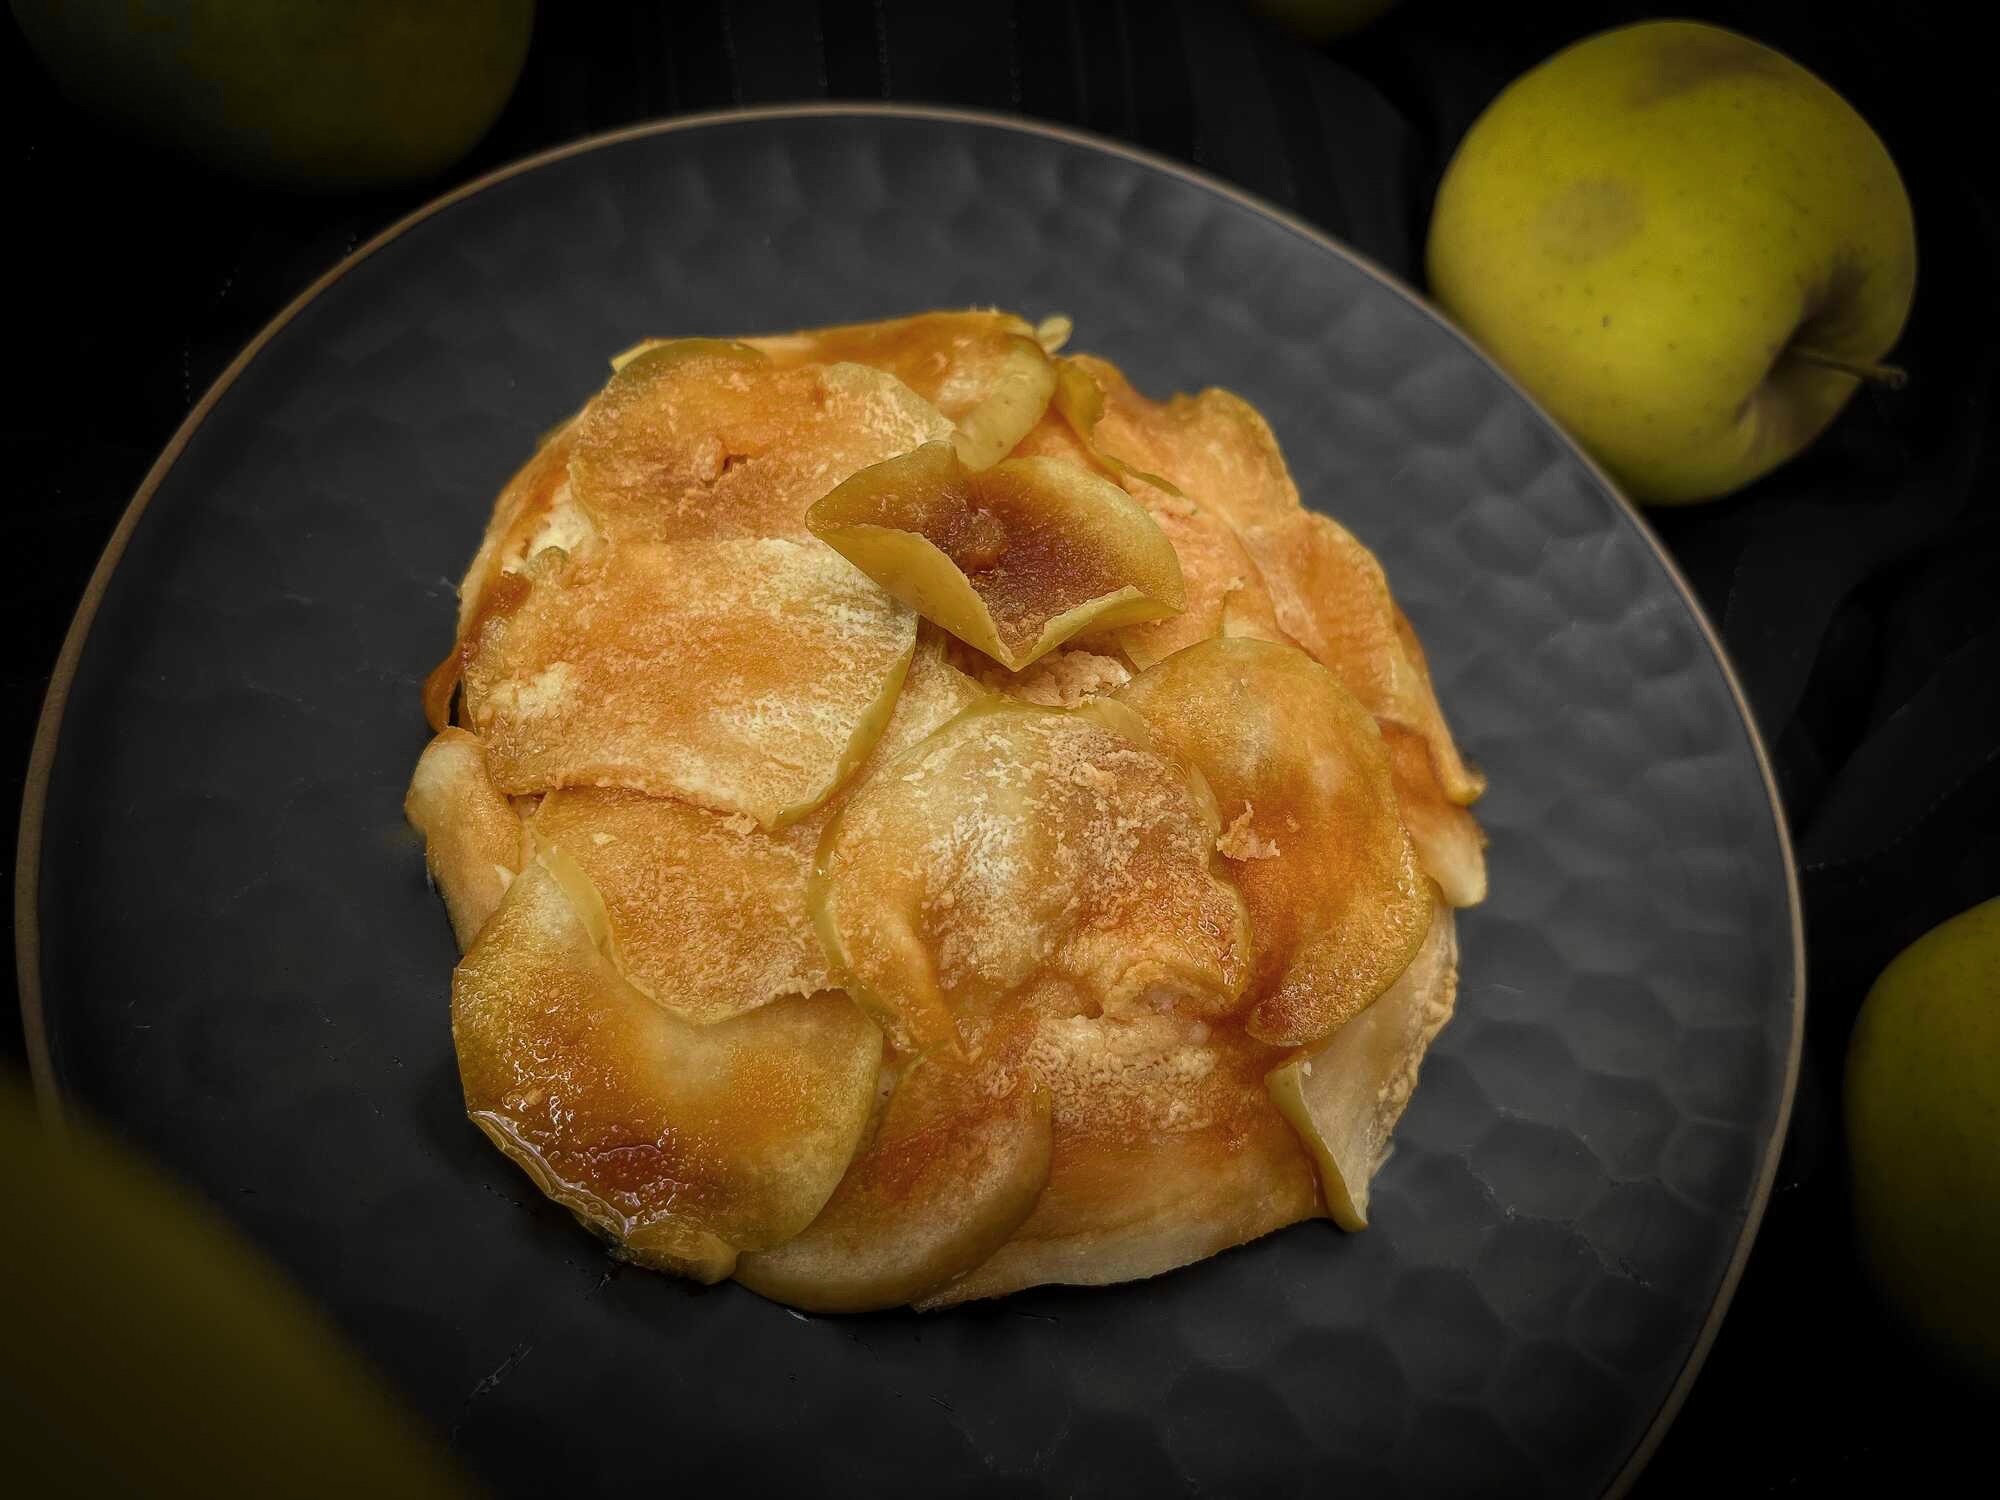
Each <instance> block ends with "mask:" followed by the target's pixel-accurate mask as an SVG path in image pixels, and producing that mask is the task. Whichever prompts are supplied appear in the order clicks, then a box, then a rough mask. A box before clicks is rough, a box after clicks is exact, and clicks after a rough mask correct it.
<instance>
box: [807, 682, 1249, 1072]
mask: <svg viewBox="0 0 2000 1500" xmlns="http://www.w3.org/2000/svg"><path fill="white" fill-rule="evenodd" d="M1220 832H1221V824H1220V821H1219V820H1218V819H1217V816H1216V812H1215V805H1214V802H1213V800H1212V799H1211V798H1210V797H1209V794H1208V789H1207V788H1206V786H1204V785H1203V784H1202V783H1201V781H1200V778H1199V776H1198V775H1196V774H1192V773H1190V772H1189V771H1187V770H1186V769H1185V768H1184V767H1182V766H1180V765H1178V764H1176V763H1175V762H1173V761H1171V760H1168V759H1166V758H1164V757H1162V756H1161V755H1159V754H1156V753H1155V752H1154V751H1153V750H1152V749H1151V748H1149V736H1148V734H1147V731H1146V727H1145V725H1144V724H1143V723H1142V722H1141V721H1140V720H1139V718H1138V716H1137V715H1136V714H1134V713H1132V712H1131V711H1130V710H1129V709H1125V708H1123V707H1122V706H1120V705H1118V704H1115V703H1110V702H1097V703H1092V704H1089V705H1086V706H1085V707H1083V708H1080V709H1077V710H1075V711H1074V712H1070V713H1060V712H1052V711H1048V710H1043V709H1037V708H1033V707H1029V706H1027V705H1024V704H1019V703H1014V702H1011V701H1006V700H1002V701H1000V702H996V703H993V704H990V705H982V706H980V707H977V708H973V709H970V710H968V711H967V712H965V713H963V714H960V715H959V716H958V717H957V718H955V719H953V720H952V721H951V722H950V723H949V724H947V725H945V726H944V728H942V729H940V730H939V731H938V732H937V733H936V734H934V735H932V736H931V737H930V738H929V739H927V740H924V741H923V742H922V743H921V744H919V745H918V746H917V747H916V748H915V749H913V750H911V751H909V752H907V753H906V754H904V755H903V756H901V757H900V758H898V759H897V760H896V761H895V762H894V763H893V764H891V765H889V766H887V767H885V768H884V769H883V770H882V771H881V772H880V773H879V774H877V775H876V776H874V777H872V778H871V779H870V780H869V782H868V784H867V785H865V786H863V787H861V788H860V789H859V790H858V791H856V792H855V793H854V795H853V796H852V798H850V799H849V800H848V802H847V805H846V806H845V807H844V808H842V810H841V811H840V813H839V815H838V816H837V817H835V818H834V819H833V821H832V822H831V823H829V824H828V826H827V830H826V834H825V836H824V837H823V839H822V841H821V844H820V853H819V862H818V867H817V869H816V870H815V873H814V878H813V886H812V890H811V892H810V894H809V898H808V899H809V901H810V902H811V905H812V907H813V914H814V918H815V920H816V921H817V923H818V926H819V932H820V937H821V940H822V942H823V943H824V944H825V945H826V950H827V955H828V958H829V959H830V961H831V962H832V965H833V970H834V973H835V975H836V976H837V977H838V978H839V979H840V981H841V982H842V983H843V985H844V986H845V987H846V988H847V990H848V992H849V993H850V994H852V995H853V996H854V997H855V999H856V1000H857V1001H859V1002H861V1003H862V1004H863V1005H864V1006H866V1007H867V1008H868V1009H869V1011H870V1013H871V1014H873V1015H875V1016H877V1017H878V1018H879V1019H880V1020H881V1021H882V1023H883V1026H884V1029H886V1030H887V1031H888V1032H889V1034H890V1035H891V1037H892V1038H894V1039H895V1041H896V1043H897V1045H898V1046H899V1047H902V1048H903V1049H905V1050H909V1051H924V1050H928V1049H931V1048H943V1049H944V1050H945V1051H946V1052H948V1053H953V1054H955V1053H957V1052H959V1051H960V1050H962V1046H963V1037H962V1035H961V1032H960V1030H959V1023H960V1021H961V1020H966V1021H976V1020H977V1019H978V1018H979V1017H981V1016H987V1015H992V1014H995V1013H998V1012H1000V1011H1003V1010H1013V1009H1018V1008H1019V1007H1021V1006H1024V1005H1025V1006H1029V1007H1034V1006H1039V1005H1044V1004H1048V1005H1053V1006H1056V1007H1057V1008H1059V1009H1062V1008H1067V1009H1071V1010H1073V1009H1075V1008H1077V1007H1079V1006H1081V1007H1084V1008H1089V1009H1093V1010H1094V1009H1098V1008H1102V1009H1103V1010H1105V1011H1106V1012H1117V1011H1123V1010H1126V1009H1131V1008H1145V1007H1149V1006H1150V1007H1156V1008H1160V1009H1176V1010H1178V1011H1180V1012H1181V1013H1182V1014H1185V1015H1191V1016H1199V1017H1203V1018H1217V1017H1220V1016H1225V1015H1228V1014H1231V1013H1233V1012H1234V1010H1235V1009H1236V1008H1237V1004H1238V997H1239V996H1240V994H1241V993H1242V987H1243V982H1244V978H1245V975H1246V973H1247V970H1248V956H1249V932H1248V928H1247V924H1246V921H1245V918H1244V911H1243V903H1242V899H1241V898H1240V897H1239V896H1238V895H1237V893H1236V891H1235V889H1234V888H1233V887H1232V886H1231V885H1229V883H1228V882H1227V881H1226V880H1224V879H1222V878H1221V877H1220V873H1219V872H1220V867H1221V861H1220V859H1219V858H1218V857H1217V856H1216V854H1215V848H1214V845H1215V839H1216V837H1217V836H1218V835H1219V833H1220Z"/></svg>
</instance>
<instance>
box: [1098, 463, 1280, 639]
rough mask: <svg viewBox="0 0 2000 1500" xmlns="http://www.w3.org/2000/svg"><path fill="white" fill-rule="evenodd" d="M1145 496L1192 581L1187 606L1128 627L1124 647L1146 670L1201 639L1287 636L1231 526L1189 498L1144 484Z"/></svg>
mask: <svg viewBox="0 0 2000 1500" xmlns="http://www.w3.org/2000/svg"><path fill="white" fill-rule="evenodd" d="M1137 487H1138V488H1139V490H1140V498H1141V500H1142V501H1143V502H1144V504H1145V506H1146V510H1147V513H1148V514H1149V515H1151V516H1152V518H1153V520H1154V522H1155V523H1157V524H1158V526H1159V528H1160V530H1161V531H1162V532H1164V533H1165V534H1166V537H1167V540H1168V541H1169V542H1171V543H1172V544H1173V549H1174V555H1175V556H1176V557H1178V558H1179V559H1180V565H1181V577H1182V578H1183V579H1185V580H1186V581H1187V609H1186V610H1185V611H1184V612H1182V613H1181V614H1178V615H1175V616H1173V617H1172V618H1171V619H1165V620H1150V621H1147V622H1145V623H1144V624H1139V625H1127V626H1125V627H1124V628H1122V629H1121V630H1119V631H1118V633H1117V640H1118V644H1119V646H1120V647H1121V648H1123V650H1124V652H1125V655H1126V656H1127V657H1128V658H1130V660H1131V662H1132V665H1133V666H1135V667H1137V668H1138V669H1139V670H1141V671H1144V670H1145V669H1146V668H1147V667H1150V666H1152V665H1153V664H1154V663H1156V662H1160V661H1164V660H1165V659H1166V658H1167V657H1169V656H1172V655H1173V654H1174V653H1175V652H1176V651H1180V650H1184V649H1185V648H1187V647H1189V646H1192V645H1194V644H1195V643H1196V642H1198V641H1206V640H1212V639H1214V638H1215V637H1216V636H1219V635H1224V634H1229V635H1236V636H1250V637H1255V638H1258V639H1261V640H1267V641H1281V640H1284V639H1285V635H1284V632H1283V631H1282V630H1281V629H1280V628H1279V625H1278V619H1277V615H1276V614H1275V613H1274V612H1273V610H1272V606H1271V596H1270V594H1269V593H1268V592H1267V590H1266V589H1265V587H1264V578H1263V575H1262V574H1261V573H1260V572H1259V571H1258V569H1257V565H1256V563H1254V562H1252V561H1251V560H1250V554H1249V553H1247V552H1245V551H1244V550H1243V543H1242V542H1241V541H1240V540H1239V539H1238V538H1237V535H1236V533H1235V531H1234V530H1233V529H1232V528H1231V527H1230V525H1229V523H1228V522H1226V521H1224V520H1223V519H1222V518H1221V517H1220V516H1218V515H1217V514H1216V513H1215V512H1214V511H1211V510H1208V509H1206V508H1205V507H1203V506H1201V505H1199V504H1197V503H1196V502H1194V501H1193V500H1190V499H1188V498H1187V497H1186V496H1183V495H1170V494H1167V493H1165V492H1164V491H1161V490H1156V489H1153V488H1151V487H1150V486H1147V485H1145V483H1144V481H1138V482H1137Z"/></svg>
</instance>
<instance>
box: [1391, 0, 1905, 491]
mask: <svg viewBox="0 0 2000 1500" xmlns="http://www.w3.org/2000/svg"><path fill="white" fill-rule="evenodd" d="M1916 254H1917V252H1916V231H1915V227H1914V224H1913V221H1912V219H1911V215H1910V202H1909V198H1908V196H1907V194H1905V192H1904V190H1903V183H1902V179H1901V178H1900V177H1899V176H1898V175H1897V173H1896V167H1895V163H1893V162H1892V161H1891V160H1890V159H1889V153H1888V151H1887V150H1886V149H1885V148H1884V147H1883V145H1882V142H1881V141H1880V140H1878V139H1877V138H1876V136H1875V133H1874V132H1873V131H1872V130H1870V129H1869V127H1868V124H1867V122H1866V121H1864V120H1863V119H1862V118H1861V117H1860V116H1859V115H1858V114H1856V113H1855V112H1854V110H1853V109H1852V108H1850V107H1849V106H1848V104H1847V102H1846V101H1845V100H1844V99H1842V98H1841V97H1840V96H1839V95H1838V94H1836V93H1835V92H1834V91H1833V90H1832V89H1830V88H1828V87H1827V86H1826V85H1825V84H1824V83H1822V82H1820V80H1819V79H1817V78H1815V77H1814V76H1813V75H1812V74H1810V73H1808V72H1807V71H1806V70H1805V69H1804V68H1801V67H1800V66H1799V65H1798V64H1796V63H1794V62H1792V61H1791V60H1790V59H1789V58H1786V57H1784V56H1782V55H1780V54H1779V53H1776V52H1773V51H1772V50H1771V49H1770V48H1768V47H1764V46H1761V45H1760V44H1758V43H1756V42H1753V41H1750V40H1749V39H1747V38H1745V37H1741V36H1737V35H1736V34H1735V33H1733V32H1728V31H1723V30H1720V29H1718V28H1716V27H1713V26H1703V25H1697V24H1694V23H1691V22H1682V21H1655V22H1645V23H1642V24H1640V25H1637V26H1628V27H1625V28H1623V29H1621V30H1617V31H1609V32H1605V33H1603V34H1602V35H1600V36H1594V37H1591V38H1589V39H1588V40H1586V41H1582V42H1579V43H1577V44H1576V45H1575V46H1573V47H1570V48H1568V49H1567V50H1566V51H1563V52H1560V53H1558V54H1557V55H1556V56H1555V57H1553V58H1551V59H1549V60H1548V61H1547V62H1545V63H1543V64H1542V65H1541V66H1540V67H1538V68H1535V69H1534V70H1533V71H1532V72H1529V73H1528V74H1526V75H1525V76H1523V77H1521V78H1519V79H1517V80H1516V81H1515V82H1514V83H1513V84H1511V85H1510V86H1509V87H1508V88H1507V89H1506V90H1505V91H1504V92H1503V93H1502V94H1501V95H1500V97H1499V98H1497V99H1496V100H1494V102H1493V103H1492V105H1491V106H1489V107H1488V109H1487V110H1486V113H1485V114H1483V115H1481V116H1480V118H1479V119H1478V121H1477V122H1476V123H1475V124H1474V125H1473V127H1472V129H1471V131H1470V132H1468V133H1467V135H1466V137H1465V140H1464V142H1463V143H1462V144H1461V145H1460V147H1459V149H1458V154H1457V155H1456V156H1455V157H1454V158H1453V160H1452V163H1451V166H1450V167H1449V169H1448V170H1447V171H1446V173H1445V177H1444V181H1443V184H1442V185H1441V186H1440V187H1439V189H1438V197H1437V207H1436V210H1435V213H1434V214H1433V216H1432V219H1431V231H1430V248H1429V271H1430V282H1431V290H1432V292H1433V294H1434V295H1435V296H1436V298H1437V300H1438V302H1439V303H1440V304H1441V305H1442V306H1443V307H1444V309H1445V311H1446V312H1448V313H1449V314H1450V315H1451V316H1452V317H1453V318H1454V319H1456V320H1457V322H1458V323H1459V325H1460V326H1461V327H1462V328H1464V329H1465V331H1466V332H1467V333H1469V334H1470V335H1471V336H1472V337H1473V338H1474V339H1475V340H1476V341H1477V342H1478V343H1480V344H1481V345H1482V346H1484V348H1485V349H1486V351H1487V352H1488V353H1489V354H1491V355H1492V356H1493V357H1494V358H1495V359H1496V360H1498V361H1499V363H1500V364H1501V365H1502V366H1504V367H1505V368H1506V369H1507V370H1508V371H1509V372H1510V373H1512V374H1513V376H1514V377H1515V378H1516V379H1517V380H1519V381H1520V382H1521V384H1522V385H1523V386H1525V387H1526V388H1527V390H1528V392H1529V393H1530V394H1531V395H1533V396H1534V397H1536V398H1537V399H1538V400H1539V401H1541V403H1542V404H1543V405H1544V406H1545V407H1546V408H1547V409H1548V410H1549V412H1550V413H1551V415H1553V416H1554V417H1555V418H1556V419H1557V420H1558V421H1559V422H1561V423H1562V424H1563V425H1564V426H1565V427H1567V428H1568V429H1569V431H1570V432H1571V434H1572V435H1574V436H1575V437H1576V438H1577V440H1578V441H1579V442H1581V443H1582V444H1583V445H1584V447H1585V448H1587V449H1589V450H1590V452H1591V453H1592V454H1594V455H1595V456H1596V457H1597V459H1598V460H1599V461H1600V462H1602V463H1603V464H1604V465H1605V467H1606V468H1607V469H1609V470H1610V471H1611V473H1612V475H1613V476H1614V477H1615V478H1616V479H1617V480H1618V481H1619V482H1620V483H1621V484H1622V485H1623V486H1624V487H1625V489H1626V490H1627V492H1628V493H1629V494H1631V495H1632V496H1633V497H1634V498H1635V499H1639V500H1644V501H1648V502H1651V503H1655V504H1675V503H1683V502H1687V501H1693V500H1705V499H1710V498H1712V497H1714V496H1717V495H1721V494H1725V493H1727V492H1728V491H1730V490H1733V489H1736V488H1739V487H1740V486H1742V485H1745V484H1747V483H1749V482H1750V481H1751V480H1753V479H1755V478H1757V477H1758V476H1759V475H1760V474H1763V473H1765V472H1767V471H1769V470H1770V469H1772V468H1775V467H1776V466H1777V465H1779V464H1781V463H1783V462H1784V461H1785V460H1786V459H1788V458H1790V457H1791V456H1792V455H1794V454H1795V453H1797V452H1799V450H1801V449H1802V448H1804V447H1805V446H1806V445H1807V444H1808V443H1810V442H1811V441H1812V440H1813V439H1814V438H1815V437H1817V436H1818V435H1819V433H1820V432H1821V430H1822V429H1824V428H1825V426H1826V425H1827V423H1828V422H1830V421H1831V420H1832V419H1833V417H1834V415H1835V414H1836V413H1837V412H1838V411H1839V410H1840V408H1841V407H1842V406H1843V405H1845V404H1846V402H1847V400H1848V398H1849V397H1850V396H1852V395H1853V394H1854V391H1855V389H1856V388H1857V386H1858V385H1859V384H1860V381H1861V380H1862V379H1866V378H1874V379H1878V380H1884V381H1888V382H1890V383H1894V382H1895V381H1896V380H1898V379H1899V378H1900V372H1898V371H1893V370H1887V369H1884V368H1883V367H1882V366H1880V365H1879V364H1878V361H1880V360H1881V358H1882V356H1883V355H1885V354H1886V353H1887V352H1888V351H1889V349H1890V347H1891V346H1892V345H1894V343H1895V342H1896V339H1897V337H1898V336H1899V335H1900V334H1901V332H1902V329H1903V323H1904V320H1905V319H1906V318H1907V317H1908V315H1909V310H1910V298H1911V294H1912V292H1913V290H1914V287H1915V283H1916V265H1917V260H1916Z"/></svg>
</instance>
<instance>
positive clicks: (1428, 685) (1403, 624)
mask: <svg viewBox="0 0 2000 1500" xmlns="http://www.w3.org/2000/svg"><path fill="white" fill-rule="evenodd" d="M1392 608H1393V609H1394V610H1395V620H1396V639H1397V640H1398V641H1400V642H1402V645H1403V656H1404V658H1405V659H1406V660H1407V661H1408V662H1409V664H1410V665H1411V666H1412V667H1413V668H1414V669H1415V670H1416V674H1417V680H1418V682H1419V683H1420V684H1421V686H1422V693H1421V697H1420V700H1419V704H1418V716H1419V718H1420V719H1421V720H1422V722H1421V723H1419V724H1416V725H1412V726H1411V727H1412V728H1414V729H1416V731H1417V732H1418V733H1419V734H1421V735H1422V736H1423V737H1424V743H1425V744H1426V745H1427V746H1428V747H1429V749H1430V755H1431V767H1432V770H1433V773H1434V775H1435V778H1436V780H1437V783H1438V785H1439V786H1440V787H1442V788H1443V789H1444V793H1445V795H1446V796H1447V797H1449V798H1450V799H1451V801H1452V802H1453V803H1455V804H1456V805H1458V806H1460V807H1466V806H1469V805H1470V804H1472V803H1474V802H1477V801H1478V800H1479V799H1480V798H1481V797H1482V796H1484V795H1485V794H1486V777H1485V775H1484V774H1483V773H1482V772H1480V771H1477V770H1475V769H1474V768H1473V767H1471V766H1469V765H1467V764H1466V762H1465V757H1464V756H1463V755H1461V754H1460V753H1459V749H1458V742H1457V741H1456V740H1454V739H1453V738H1452V736H1451V726H1450V725H1449V724H1447V723H1446V722H1445V717H1444V705H1443V704H1442V703H1440V702H1439V701H1438V695H1437V686H1436V684H1435V683H1433V682H1432V681H1431V663H1430V658H1429V657H1428V656H1426V655H1425V654H1424V643H1423V642H1422V641H1421V640H1420V639H1418V637H1417V629H1416V627H1415V626H1414V625H1412V624H1411V623H1410V617H1409V616H1408V615H1406V614H1404V613H1403V610H1402V606H1400V605H1393V606H1392Z"/></svg>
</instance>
